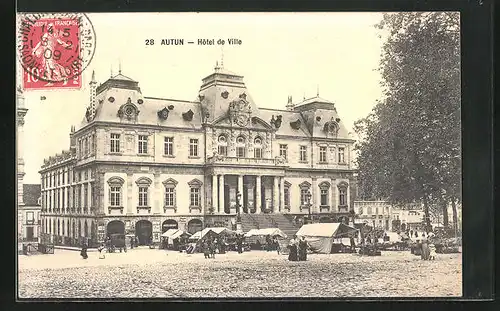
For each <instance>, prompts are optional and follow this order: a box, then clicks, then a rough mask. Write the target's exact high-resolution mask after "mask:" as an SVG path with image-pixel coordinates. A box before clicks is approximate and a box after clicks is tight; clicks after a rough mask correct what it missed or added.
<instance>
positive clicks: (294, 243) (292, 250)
mask: <svg viewBox="0 0 500 311" xmlns="http://www.w3.org/2000/svg"><path fill="white" fill-rule="evenodd" d="M288 248H289V253H288V260H289V261H306V260H307V249H308V248H309V244H308V243H307V241H306V238H305V237H301V238H300V239H297V236H294V237H293V239H291V240H290V244H288Z"/></svg>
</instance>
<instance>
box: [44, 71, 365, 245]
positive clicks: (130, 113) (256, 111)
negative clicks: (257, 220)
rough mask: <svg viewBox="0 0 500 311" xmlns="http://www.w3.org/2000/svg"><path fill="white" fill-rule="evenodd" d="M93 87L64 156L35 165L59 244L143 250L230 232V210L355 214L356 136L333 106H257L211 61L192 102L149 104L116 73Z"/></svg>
mask: <svg viewBox="0 0 500 311" xmlns="http://www.w3.org/2000/svg"><path fill="white" fill-rule="evenodd" d="M90 89H91V91H90V100H89V104H88V107H87V112H86V115H85V117H84V119H83V120H82V123H81V124H80V125H79V126H78V128H72V129H71V133H70V149H69V150H68V151H64V152H63V153H61V154H58V155H56V156H54V157H51V158H49V159H46V160H45V162H44V165H43V167H42V168H41V170H40V174H41V178H42V210H43V213H42V225H43V230H44V232H47V233H49V234H51V235H55V236H57V237H58V238H59V239H67V240H68V241H69V242H70V243H76V242H77V241H78V240H81V238H89V239H90V240H91V241H95V242H97V241H99V240H102V239H103V238H104V237H105V236H106V235H108V234H113V233H126V234H135V235H137V236H138V238H139V240H140V243H141V244H144V243H147V241H148V239H153V240H157V239H158V238H159V234H161V232H163V231H165V230H167V229H169V228H173V227H178V228H181V229H185V230H187V231H190V232H195V231H197V230H200V229H202V228H203V227H205V226H208V225H210V226H230V225H231V224H232V223H234V221H235V219H236V216H237V214H238V211H239V212H240V213H241V214H246V215H258V214H267V215H273V214H275V215H278V214H288V215H295V216H298V217H302V216H305V215H308V214H311V215H314V216H318V217H319V215H322V216H328V217H336V216H342V215H344V216H345V215H348V214H349V210H350V209H351V208H352V202H353V201H354V195H355V193H356V191H355V181H354V178H353V173H354V169H353V167H352V152H353V151H352V148H353V143H354V140H353V139H352V138H351V137H350V135H349V134H348V132H347V130H346V128H345V126H344V125H343V122H342V121H341V119H340V117H339V115H338V113H337V109H336V107H335V104H334V103H333V102H330V101H328V100H325V99H322V98H320V97H319V96H317V97H314V98H310V99H307V100H304V101H302V102H300V103H297V104H293V102H292V98H291V97H289V99H288V103H287V105H286V110H278V109H265V108H259V107H258V106H257V103H255V102H254V101H253V99H252V97H251V96H250V94H249V92H248V90H247V88H246V86H245V83H244V82H243V77H242V76H241V75H238V74H235V73H232V72H230V71H228V70H226V69H224V68H221V67H219V66H216V67H215V70H214V72H213V73H212V74H210V75H208V76H207V77H206V78H204V79H203V80H202V86H201V88H200V91H199V94H198V97H197V99H196V100H194V101H183V100H172V99H162V98H152V97H146V96H144V95H143V94H142V92H141V90H140V87H139V83H138V82H137V81H134V80H133V79H131V78H129V77H126V76H125V75H123V74H121V72H120V73H119V74H118V75H116V76H114V77H111V78H110V79H108V80H107V81H105V82H104V83H102V84H100V85H99V86H98V85H97V82H96V81H95V79H94V77H93V78H92V81H91V82H90ZM308 193H310V199H308V195H307V194H308ZM238 206H240V208H239V209H238Z"/></svg>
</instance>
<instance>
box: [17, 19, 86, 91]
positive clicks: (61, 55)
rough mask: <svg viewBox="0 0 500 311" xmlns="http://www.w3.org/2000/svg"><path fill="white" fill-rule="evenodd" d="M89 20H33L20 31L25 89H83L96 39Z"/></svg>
mask: <svg viewBox="0 0 500 311" xmlns="http://www.w3.org/2000/svg"><path fill="white" fill-rule="evenodd" d="M85 21H88V19H86V16H76V15H75V16H47V17H43V16H30V17H24V18H23V20H22V21H21V22H20V27H19V39H20V44H19V58H20V62H21V65H22V67H23V68H24V71H23V86H24V89H28V90H29V89H54V88H65V89H70V88H80V87H81V85H82V76H81V73H82V71H83V70H84V69H85V67H86V66H87V65H88V63H89V62H90V60H91V59H92V56H93V52H94V49H95V35H94V33H93V28H92V25H91V24H90V22H87V23H85Z"/></svg>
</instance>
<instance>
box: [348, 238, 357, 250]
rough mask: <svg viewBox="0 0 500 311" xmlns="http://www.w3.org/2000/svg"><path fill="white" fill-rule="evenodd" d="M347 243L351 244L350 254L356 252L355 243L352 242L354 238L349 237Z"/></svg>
mask: <svg viewBox="0 0 500 311" xmlns="http://www.w3.org/2000/svg"><path fill="white" fill-rule="evenodd" d="M349 242H351V253H355V252H356V243H355V242H354V236H352V234H351V236H350V237H349Z"/></svg>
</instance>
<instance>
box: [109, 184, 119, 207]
mask: <svg viewBox="0 0 500 311" xmlns="http://www.w3.org/2000/svg"><path fill="white" fill-rule="evenodd" d="M109 198H110V205H111V206H120V199H121V187H110V196H109Z"/></svg>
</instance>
